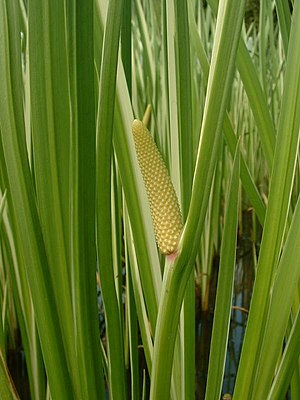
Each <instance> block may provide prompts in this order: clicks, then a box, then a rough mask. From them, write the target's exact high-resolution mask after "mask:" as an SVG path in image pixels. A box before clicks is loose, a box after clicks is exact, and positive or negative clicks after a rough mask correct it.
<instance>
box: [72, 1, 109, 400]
mask: <svg viewBox="0 0 300 400" xmlns="http://www.w3.org/2000/svg"><path fill="white" fill-rule="evenodd" d="M93 8H94V4H93V1H91V0H89V1H87V2H85V3H84V4H83V3H82V2H71V3H69V9H68V10H67V11H68V14H67V23H68V35H69V36H68V38H69V41H68V46H69V47H68V50H69V60H70V63H69V73H70V93H71V104H72V119H71V121H72V129H71V134H72V137H71V168H70V181H71V187H72V192H71V265H72V290H73V308H74V319H75V328H76V348H75V351H76V356H77V362H78V368H79V371H80V390H81V397H82V398H88V399H97V398H99V396H103V386H102V379H103V377H102V374H103V373H102V368H101V355H100V346H99V328H98V307H97V291H96V235H95V229H96V228H95V206H96V204H95V195H96V185H95V182H96V151H95V147H96V135H95V131H96V126H95V100H94V98H95V91H94V90H95V89H94V40H93V32H94V31H93ZM83 60H84V62H83Z"/></svg>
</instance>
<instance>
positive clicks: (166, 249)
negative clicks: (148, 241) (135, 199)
mask: <svg viewBox="0 0 300 400" xmlns="http://www.w3.org/2000/svg"><path fill="white" fill-rule="evenodd" d="M132 132H133V137H134V142H135V148H136V152H137V158H138V162H139V165H140V168H141V172H142V175H143V179H144V182H145V186H146V190H147V195H148V199H149V204H150V210H151V215H152V220H153V226H154V231H155V237H156V241H157V245H158V248H159V250H160V251H161V253H163V254H172V253H174V252H176V250H177V247H178V242H179V239H180V235H181V231H182V216H181V212H180V207H179V203H178V199H177V196H176V193H175V190H174V186H173V184H172V181H171V178H170V176H169V173H168V170H167V168H166V166H165V164H164V161H163V159H162V156H161V154H160V153H159V151H158V148H157V147H156V144H155V142H154V140H153V138H152V136H151V134H150V132H149V131H148V129H147V128H146V126H145V125H144V124H143V122H141V121H139V120H134V121H133V124H132Z"/></svg>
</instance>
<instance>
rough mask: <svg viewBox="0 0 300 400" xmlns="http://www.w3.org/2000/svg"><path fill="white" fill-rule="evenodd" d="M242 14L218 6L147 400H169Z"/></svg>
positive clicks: (240, 6) (226, 3)
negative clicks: (184, 214) (187, 195)
mask: <svg viewBox="0 0 300 400" xmlns="http://www.w3.org/2000/svg"><path fill="white" fill-rule="evenodd" d="M243 13H244V2H239V4H238V5H237V4H236V2H234V4H233V2H232V1H230V0H229V1H221V2H220V6H219V12H218V19H217V28H216V36H215V42H214V48H213V55H212V62H211V69H210V75H209V82H208V88H207V98H206V104H205V111H204V119H203V124H202V130H201V142H200V146H199V152H198V157H197V163H196V170H195V174H194V184H193V190H192V198H191V205H190V210H189V214H188V218H187V222H186V226H185V229H184V232H183V237H182V241H181V248H180V250H179V255H178V257H177V260H176V261H175V263H172V262H171V263H170V264H169V265H167V266H166V270H165V275H164V285H163V292H162V299H161V303H160V307H159V313H158V321H157V328H156V332H155V342H154V356H153V368H152V374H151V389H150V398H151V399H167V398H169V395H170V381H171V370H172V360H173V351H174V344H175V338H176V331H177V325H178V321H179V312H180V308H181V304H182V299H183V296H184V292H185V287H186V284H187V281H188V279H189V276H190V273H191V271H192V268H193V264H194V259H195V256H196V252H197V250H198V243H199V241H200V236H201V233H202V229H203V223H204V217H205V214H206V209H207V204H208V198H209V193H210V183H211V181H212V176H213V173H214V170H215V164H216V159H217V151H218V146H217V144H218V143H219V140H220V135H221V129H222V125H223V120H224V116H225V110H226V106H227V102H228V98H229V91H230V88H231V83H232V77H233V71H234V63H235V55H236V50H237V46H238V42H239V38H240V30H241V25H242V18H243ZM212 132H213V133H214V135H213V134H212ZM199 199H202V201H199Z"/></svg>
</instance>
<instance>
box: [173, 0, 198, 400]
mask: <svg viewBox="0 0 300 400" xmlns="http://www.w3.org/2000/svg"><path fill="white" fill-rule="evenodd" d="M174 8H175V31H176V55H177V64H176V67H177V68H176V69H177V77H178V79H177V98H178V127H179V132H178V133H179V149H180V154H179V159H180V171H181V176H180V192H181V207H182V215H183V220H184V221H185V220H186V217H187V214H188V209H189V204H190V199H191V191H192V179H193V157H192V155H193V148H192V145H193V140H192V137H193V131H192V94H191V91H192V89H191V80H192V79H191V65H190V39H189V22H188V21H189V18H188V6H187V1H183V2H182V1H178V0H175V1H174ZM194 315H195V280H194V275H193V274H191V276H190V279H189V282H188V284H187V288H186V293H185V298H184V303H183V316H182V317H183V325H182V330H181V333H182V335H183V336H182V344H183V348H182V352H183V355H184V356H183V363H182V371H181V374H182V376H183V377H184V378H183V380H182V382H183V388H182V393H183V394H182V395H183V397H184V398H185V399H189V398H191V397H193V395H194V393H195V363H193V362H191V360H193V359H194V354H195V319H194V317H193V316H194Z"/></svg>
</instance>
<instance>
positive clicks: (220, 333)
mask: <svg viewBox="0 0 300 400" xmlns="http://www.w3.org/2000/svg"><path fill="white" fill-rule="evenodd" d="M238 196H239V148H237V149H236V154H235V159H234V163H233V169H232V176H231V182H230V186H229V189H228V197H227V200H226V211H225V221H224V229H223V233H222V244H221V255H220V266H219V272H218V286H217V294H216V304H215V309H214V322H213V330H212V339H211V344H210V356H209V367H208V377H207V385H206V396H205V399H206V400H214V399H219V398H220V397H221V390H222V383H223V375H224V369H225V360H226V352H227V342H228V336H229V324H230V315H231V303H232V295H233V285H234V271H235V259H236V241H237V227H238V209H239V208H238Z"/></svg>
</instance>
